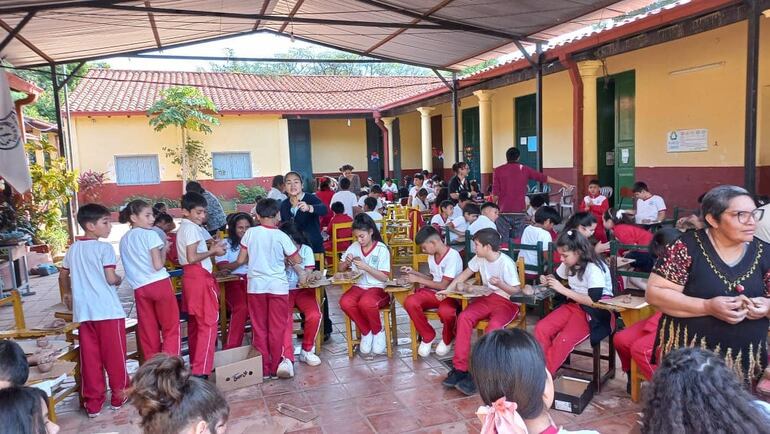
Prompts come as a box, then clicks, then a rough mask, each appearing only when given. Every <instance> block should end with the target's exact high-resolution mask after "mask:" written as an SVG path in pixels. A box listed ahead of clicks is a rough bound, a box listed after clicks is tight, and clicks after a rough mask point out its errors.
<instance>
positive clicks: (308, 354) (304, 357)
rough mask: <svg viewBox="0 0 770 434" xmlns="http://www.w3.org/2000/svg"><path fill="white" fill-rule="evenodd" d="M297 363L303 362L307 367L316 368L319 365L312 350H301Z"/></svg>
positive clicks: (318, 360) (319, 361)
mask: <svg viewBox="0 0 770 434" xmlns="http://www.w3.org/2000/svg"><path fill="white" fill-rule="evenodd" d="M299 361H300V362H305V363H307V364H308V365H309V366H318V365H320V364H321V359H320V358H319V357H318V356H316V355H315V353H314V352H313V350H310V351H305V350H302V351H300V352H299Z"/></svg>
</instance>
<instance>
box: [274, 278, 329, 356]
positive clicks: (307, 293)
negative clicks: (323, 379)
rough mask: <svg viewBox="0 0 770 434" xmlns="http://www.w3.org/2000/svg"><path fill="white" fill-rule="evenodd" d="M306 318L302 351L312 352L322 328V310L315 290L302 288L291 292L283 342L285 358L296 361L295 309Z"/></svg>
mask: <svg viewBox="0 0 770 434" xmlns="http://www.w3.org/2000/svg"><path fill="white" fill-rule="evenodd" d="M295 307H296V308H297V309H299V311H300V312H301V313H302V314H303V315H304V316H305V327H304V329H303V331H302V349H303V350H305V351H310V350H312V349H313V345H315V339H316V337H317V336H318V330H319V327H321V309H320V308H319V307H318V302H317V301H316V299H315V288H300V289H292V290H291V291H289V315H288V319H289V320H288V323H287V325H286V334H285V337H284V342H283V357H286V358H287V359H289V360H291V361H292V362H293V361H294V345H293V344H292V335H293V334H294V308H295Z"/></svg>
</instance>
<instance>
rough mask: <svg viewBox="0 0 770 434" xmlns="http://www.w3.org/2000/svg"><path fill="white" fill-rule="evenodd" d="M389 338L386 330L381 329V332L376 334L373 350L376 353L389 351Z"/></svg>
mask: <svg viewBox="0 0 770 434" xmlns="http://www.w3.org/2000/svg"><path fill="white" fill-rule="evenodd" d="M387 347H388V346H387V339H386V338H385V330H380V332H379V333H377V334H376V335H374V343H373V344H372V352H373V353H374V354H385V353H386V352H387Z"/></svg>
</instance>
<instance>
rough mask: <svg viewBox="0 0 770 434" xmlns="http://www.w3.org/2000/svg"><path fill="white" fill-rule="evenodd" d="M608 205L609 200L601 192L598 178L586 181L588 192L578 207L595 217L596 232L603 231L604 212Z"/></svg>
mask: <svg viewBox="0 0 770 434" xmlns="http://www.w3.org/2000/svg"><path fill="white" fill-rule="evenodd" d="M609 207H610V201H609V200H608V199H607V198H606V197H605V196H604V195H602V193H601V184H599V180H598V179H592V180H591V181H590V182H589V183H588V194H587V195H586V196H585V197H583V200H582V201H581V202H580V205H579V207H578V209H579V210H580V211H587V212H590V213H591V215H593V216H594V218H595V219H596V232H599V233H604V220H603V218H602V217H603V216H604V212H605V211H607V209H608V208H609Z"/></svg>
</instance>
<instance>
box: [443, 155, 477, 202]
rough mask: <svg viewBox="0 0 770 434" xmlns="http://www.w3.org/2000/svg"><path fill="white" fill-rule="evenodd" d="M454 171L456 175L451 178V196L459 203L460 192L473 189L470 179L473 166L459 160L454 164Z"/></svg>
mask: <svg viewBox="0 0 770 434" xmlns="http://www.w3.org/2000/svg"><path fill="white" fill-rule="evenodd" d="M452 171H454V173H455V176H453V177H452V179H450V180H449V186H448V187H449V197H451V198H452V200H453V201H455V203H457V200H458V199H459V198H460V192H462V191H471V184H470V182H469V181H468V173H470V171H471V168H470V167H468V163H465V162H459V163H455V164H453V165H452Z"/></svg>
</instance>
